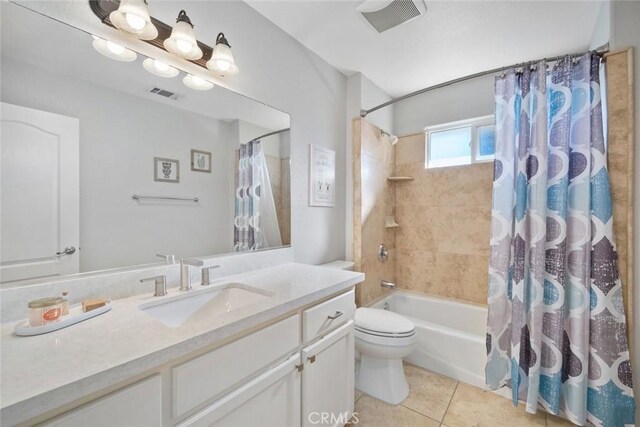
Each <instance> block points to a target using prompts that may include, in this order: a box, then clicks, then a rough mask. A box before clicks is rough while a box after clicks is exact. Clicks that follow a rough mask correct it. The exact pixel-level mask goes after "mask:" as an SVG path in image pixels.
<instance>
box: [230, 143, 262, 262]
mask: <svg viewBox="0 0 640 427" xmlns="http://www.w3.org/2000/svg"><path fill="white" fill-rule="evenodd" d="M261 151H262V147H261V145H260V141H259V140H255V141H251V142H248V143H246V144H242V145H240V159H239V160H238V187H237V188H236V202H235V219H234V223H233V246H234V250H235V251H236V252H243V251H251V250H256V249H260V248H261V247H262V229H261V228H260V197H261V195H262V186H263V184H264V183H263V182H262V181H263V170H262V168H263V163H264V162H263V161H262V158H261V156H260V154H261Z"/></svg>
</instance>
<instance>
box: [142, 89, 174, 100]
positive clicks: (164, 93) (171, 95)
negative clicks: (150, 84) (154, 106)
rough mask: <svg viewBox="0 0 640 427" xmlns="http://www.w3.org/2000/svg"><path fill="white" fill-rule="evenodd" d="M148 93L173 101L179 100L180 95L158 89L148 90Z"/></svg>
mask: <svg viewBox="0 0 640 427" xmlns="http://www.w3.org/2000/svg"><path fill="white" fill-rule="evenodd" d="M149 92H150V93H153V94H156V95H159V96H163V97H165V98H169V99H173V100H174V101H175V100H177V99H178V98H180V95H178V94H177V93H174V92H171V91H168V90H165V89H161V88H159V87H154V88H153V89H150V90H149Z"/></svg>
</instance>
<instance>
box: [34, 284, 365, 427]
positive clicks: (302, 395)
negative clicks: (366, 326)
mask: <svg viewBox="0 0 640 427" xmlns="http://www.w3.org/2000/svg"><path fill="white" fill-rule="evenodd" d="M354 315H355V293H354V291H353V289H351V290H349V291H347V292H344V293H341V294H339V295H337V296H334V297H332V298H330V299H328V300H325V301H322V302H320V303H318V304H315V305H311V306H307V307H304V308H303V309H300V310H298V311H297V312H295V313H292V314H291V315H290V316H287V317H285V318H284V319H282V320H278V321H276V322H275V323H272V324H270V325H268V326H263V327H261V328H258V329H257V330H254V331H253V332H251V333H247V334H245V335H244V336H241V337H240V338H237V339H234V340H232V341H230V342H228V343H226V344H224V345H222V346H218V347H212V349H211V350H209V351H204V352H203V351H202V350H201V351H199V352H198V353H196V354H194V355H193V356H192V357H188V356H187V357H185V358H181V359H180V360H175V361H172V362H169V363H167V364H165V365H162V366H159V367H157V368H155V369H151V371H150V372H149V375H150V376H149V377H147V378H146V379H144V380H142V381H139V382H136V383H134V384H131V385H128V386H126V387H124V388H122V389H120V390H116V391H114V392H111V393H110V394H107V395H102V396H99V394H98V395H97V396H96V397H97V399H96V400H93V401H90V402H89V403H87V404H84V405H82V406H79V407H78V408H76V409H72V410H71V411H69V412H66V413H64V414H62V415H59V416H57V417H55V418H52V419H50V420H49V421H48V422H45V424H44V425H47V426H87V425H91V426H105V427H106V426H124V427H128V426H135V427H144V426H154V427H155V426H159V427H160V426H162V427H169V426H176V425H177V426H183V427H186V426H190V427H191V426H215V427H236V426H268V427H271V426H274V427H276V426H277V427H299V426H311V425H334V426H342V425H344V424H345V423H346V422H347V421H348V420H349V418H350V417H351V415H352V413H353V400H354V399H353V393H354V350H355V347H354V327H353V317H354Z"/></svg>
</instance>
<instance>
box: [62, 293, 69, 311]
mask: <svg viewBox="0 0 640 427" xmlns="http://www.w3.org/2000/svg"><path fill="white" fill-rule="evenodd" d="M67 295H69V292H67V291H64V292H63V293H62V315H63V316H67V315H68V314H69V298H68V297H67Z"/></svg>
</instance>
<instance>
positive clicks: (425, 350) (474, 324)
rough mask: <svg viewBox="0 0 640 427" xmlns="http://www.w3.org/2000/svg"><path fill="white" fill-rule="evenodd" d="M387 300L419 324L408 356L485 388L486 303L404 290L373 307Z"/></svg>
mask: <svg viewBox="0 0 640 427" xmlns="http://www.w3.org/2000/svg"><path fill="white" fill-rule="evenodd" d="M385 304H389V306H388V307H389V310H390V311H393V312H395V313H398V314H401V315H403V316H405V317H407V318H409V319H410V320H411V321H413V323H415V325H416V337H417V340H416V341H417V343H416V348H415V350H414V351H413V352H412V353H411V354H410V355H409V356H408V357H406V358H405V359H404V360H406V361H407V362H409V363H412V364H414V365H417V366H419V367H421V368H424V369H428V370H430V371H433V372H436V373H439V374H442V375H446V376H448V377H451V378H453V379H456V380H458V381H462V382H464V383H467V384H470V385H473V386H476V387H480V388H484V384H485V381H484V367H485V363H486V361H487V355H486V346H485V331H486V325H487V309H486V307H482V306H479V305H473V304H467V303H463V302H457V301H453V300H448V299H445V298H437V297H432V296H427V295H422V294H416V293H412V292H407V291H401V290H396V291H394V292H392V293H390V294H389V295H387V296H385V297H384V298H383V299H381V300H378V301H376V302H375V303H373V304H372V305H371V307H373V308H381V309H382V308H384V306H385Z"/></svg>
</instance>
